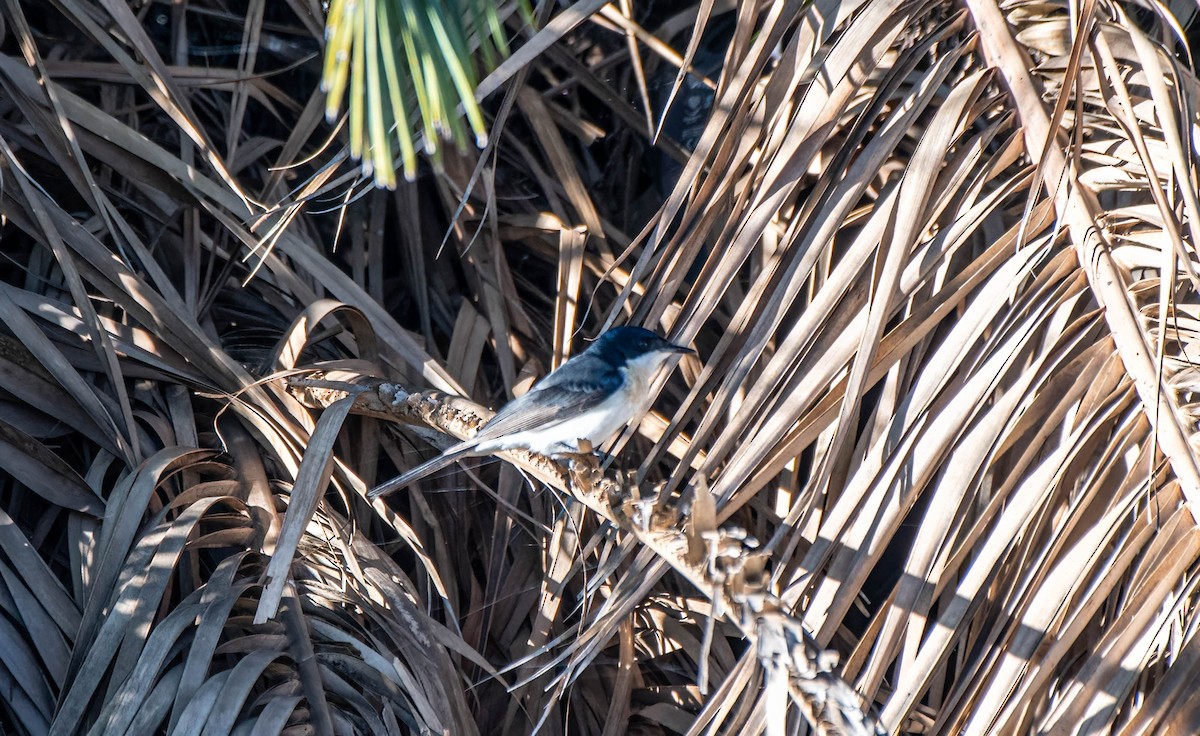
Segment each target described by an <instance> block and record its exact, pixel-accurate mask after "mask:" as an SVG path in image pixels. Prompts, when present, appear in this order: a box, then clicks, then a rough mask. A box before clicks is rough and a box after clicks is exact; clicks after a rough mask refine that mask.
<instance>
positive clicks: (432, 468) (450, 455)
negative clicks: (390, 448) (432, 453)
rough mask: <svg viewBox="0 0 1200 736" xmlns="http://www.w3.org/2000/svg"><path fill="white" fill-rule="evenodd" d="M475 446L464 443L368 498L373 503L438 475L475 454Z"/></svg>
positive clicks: (396, 478) (373, 491) (372, 492)
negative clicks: (428, 477) (438, 472)
mask: <svg viewBox="0 0 1200 736" xmlns="http://www.w3.org/2000/svg"><path fill="white" fill-rule="evenodd" d="M475 445H476V443H475V442H463V443H460V444H458V445H455V446H454V447H451V448H450V449H448V450H446V451H445V452H443V453H442V454H441V455H438V456H437V457H435V458H433V459H432V460H426V461H425V462H423V463H421V464H420V465H418V466H417V467H415V468H412V469H411V470H408V471H405V472H403V473H401V474H400V475H397V476H396V477H395V478H392V479H391V480H389V481H387V482H385V483H381V484H379V485H377V486H375V487H374V488H372V489H371V490H370V492H369V493H367V497H368V498H370V499H371V500H372V501H373V500H375V499H377V498H380V497H381V496H386V495H388V494H389V493H394V492H396V491H398V490H400V489H401V488H403V487H405V486H407V485H409V484H410V483H414V482H416V481H418V480H420V479H422V478H424V477H425V476H427V475H430V474H432V473H436V472H437V471H439V470H441V469H442V468H445V467H447V466H449V465H453V464H454V463H455V462H456V461H458V460H461V459H462V458H464V457H468V456H470V455H472V454H473V453H475V451H476V448H475Z"/></svg>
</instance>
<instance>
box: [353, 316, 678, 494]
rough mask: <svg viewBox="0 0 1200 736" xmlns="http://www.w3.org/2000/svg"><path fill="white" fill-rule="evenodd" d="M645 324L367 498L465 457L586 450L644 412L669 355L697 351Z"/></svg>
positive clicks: (597, 344) (602, 345)
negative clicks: (653, 386) (656, 376)
mask: <svg viewBox="0 0 1200 736" xmlns="http://www.w3.org/2000/svg"><path fill="white" fill-rule="evenodd" d="M694 353H695V351H694V350H692V349H691V348H687V347H684V346H682V345H675V344H673V343H671V342H668V341H667V340H665V339H663V338H662V337H660V336H659V335H657V334H655V333H654V332H651V331H650V330H647V329H645V328H643V327H636V326H631V325H626V326H623V327H614V328H613V329H610V330H608V331H606V332H605V333H603V334H602V335H600V336H599V337H598V338H596V340H595V341H594V342H592V344H591V345H589V346H588V348H587V349H586V350H584V351H583V352H582V353H579V354H578V355H576V356H574V357H572V358H570V359H569V360H567V361H566V362H565V363H563V364H562V365H560V366H559V367H558V368H556V369H554V370H553V371H551V372H550V373H549V374H548V375H547V376H546V377H545V378H543V379H542V380H540V381H538V382H537V383H536V384H534V386H533V388H531V389H529V391H528V392H526V393H525V394H523V395H521V396H519V397H517V398H516V399H513V400H512V401H510V402H509V403H507V404H505V405H504V407H503V408H502V409H500V411H499V412H497V413H496V415H495V416H494V417H492V418H491V420H489V421H488V422H487V423H486V424H484V425H483V426H482V427H480V429H479V431H478V432H476V433H475V436H474V437H472V438H470V439H468V440H464V441H462V442H459V443H457V444H455V445H453V446H451V447H449V448H447V449H446V451H445V452H443V453H442V454H441V455H439V456H438V457H435V458H433V459H432V460H428V461H426V462H424V463H422V464H420V465H418V466H417V467H415V468H412V469H411V470H408V471H407V472H405V473H402V474H401V475H398V476H396V477H395V478H393V479H391V480H389V481H387V482H385V483H382V484H381V485H379V486H376V487H375V488H373V489H371V491H370V493H368V494H367V495H368V497H369V498H371V499H372V500H374V499H376V498H379V497H381V496H386V495H387V494H389V493H392V492H394V491H397V490H400V489H401V488H403V487H404V486H407V485H409V484H410V483H413V482H414V481H417V480H419V479H421V478H424V477H425V476H427V475H429V474H430V473H434V472H437V471H438V470H441V469H442V468H444V467H446V466H448V465H451V464H452V463H454V462H455V461H457V460H460V459H462V458H465V457H478V456H480V455H491V454H494V453H497V452H503V451H505V450H528V451H530V452H533V453H537V454H539V455H546V456H549V457H560V456H563V455H578V454H582V453H588V452H591V451H592V449H593V448H595V447H599V446H600V445H602V444H603V443H604V442H606V441H608V440H609V439H611V438H612V437H613V436H614V435H616V434H617V432H619V431H620V430H621V428H622V427H624V426H625V425H626V424H628V423H629V422H630V421H631V420H632V419H633V417H634V415H635V414H636V413H637V412H638V410H639V409H640V408H641V406H642V404H643V402H644V400H645V399H646V398H647V394H648V393H649V391H650V382H651V381H652V380H653V379H654V377H655V375H657V374H658V372H659V370H661V369H662V367H663V366H664V365H666V362H667V360H668V359H669V358H670V357H671V356H672V355H686V354H694Z"/></svg>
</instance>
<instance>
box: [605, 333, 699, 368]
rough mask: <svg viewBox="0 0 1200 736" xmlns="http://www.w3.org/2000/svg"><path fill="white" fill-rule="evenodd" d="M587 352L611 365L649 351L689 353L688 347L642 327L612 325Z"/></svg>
mask: <svg viewBox="0 0 1200 736" xmlns="http://www.w3.org/2000/svg"><path fill="white" fill-rule="evenodd" d="M587 352H589V353H592V354H595V355H597V356H598V357H601V358H604V359H605V360H607V361H608V362H609V363H612V364H613V365H618V366H620V365H624V364H625V363H628V362H629V361H631V360H633V359H634V358H640V357H642V356H643V355H648V354H650V353H664V354H665V353H691V352H694V351H693V350H691V349H690V348H685V347H683V346H682V345H675V344H673V343H669V342H667V341H666V340H664V339H662V338H661V337H659V336H658V335H656V334H654V333H653V332H651V331H650V330H647V329H645V328H644V327H633V326H626V327H614V328H613V329H611V330H609V331H608V332H605V333H604V334H603V335H601V336H600V337H598V338H596V341H595V342H594V343H592V344H591V345H590V346H589V347H588V349H587Z"/></svg>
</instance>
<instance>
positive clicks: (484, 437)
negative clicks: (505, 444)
mask: <svg viewBox="0 0 1200 736" xmlns="http://www.w3.org/2000/svg"><path fill="white" fill-rule="evenodd" d="M592 363H595V365H592ZM573 367H577V368H581V369H584V370H578V371H570V372H568V373H566V375H559V373H551V374H550V375H549V376H547V377H546V380H544V381H542V382H541V383H539V384H538V385H536V386H534V387H533V389H531V390H530V391H529V393H527V394H525V395H524V396H520V397H518V398H516V399H514V400H512V401H510V402H509V403H508V404H506V405H505V406H504V408H503V409H501V410H500V411H499V413H497V414H496V416H494V417H492V420H491V421H490V422H488V423H487V424H485V425H484V426H483V427H482V428H481V429H480V430H479V432H477V433H476V434H475V437H474V438H473V439H474V440H476V441H477V442H486V441H488V440H493V439H496V438H497V437H504V436H506V435H512V434H516V433H517V432H524V431H526V430H529V429H535V428H538V429H540V428H545V427H548V426H551V425H553V424H556V423H558V422H561V421H563V420H565V419H571V418H573V417H576V416H578V415H579V414H580V413H582V412H585V411H588V410H589V409H594V408H596V407H597V406H599V405H600V404H601V403H602V402H603V401H604V400H605V399H607V398H608V397H609V396H611V395H612V394H613V392H615V391H617V390H618V389H620V388H621V381H622V378H621V374H620V373H618V372H617V371H616V369H614V368H612V367H611V366H609V365H608V364H607V363H606V362H605V361H603V360H599V359H596V358H594V357H593V356H590V355H581V356H579V357H577V358H576V359H575V361H574V365H573ZM560 372H561V371H560Z"/></svg>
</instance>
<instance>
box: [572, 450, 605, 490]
mask: <svg viewBox="0 0 1200 736" xmlns="http://www.w3.org/2000/svg"><path fill="white" fill-rule="evenodd" d="M580 449H583V448H580ZM567 469H568V470H569V472H570V477H571V485H573V486H575V487H576V488H577V489H579V490H580V491H581V492H583V493H585V494H587V493H591V492H592V489H594V488H595V487H596V484H597V483H599V482H600V478H601V477H602V476H603V473H602V472H601V471H600V462H599V460H598V459H597V458H596V455H595V454H594V453H593V452H591V448H590V446H589V448H588V451H587V452H579V453H571V454H570V455H568V456H567Z"/></svg>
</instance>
